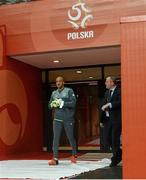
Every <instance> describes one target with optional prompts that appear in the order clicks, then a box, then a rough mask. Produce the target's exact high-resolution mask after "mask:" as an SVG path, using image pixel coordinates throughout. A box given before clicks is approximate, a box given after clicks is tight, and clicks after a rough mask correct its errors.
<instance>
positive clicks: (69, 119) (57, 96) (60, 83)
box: [48, 77, 77, 165]
mask: <svg viewBox="0 0 146 180" xmlns="http://www.w3.org/2000/svg"><path fill="white" fill-rule="evenodd" d="M56 86H57V88H58V89H57V90H55V91H53V92H52V95H51V98H50V101H49V104H48V106H49V109H54V120H53V133H54V138H53V159H52V160H50V161H49V165H57V164H58V149H59V140H60V136H61V132H62V128H63V127H64V129H65V132H66V135H67V137H68V139H69V142H70V145H71V147H72V157H71V162H72V163H76V161H77V150H76V141H75V138H74V133H73V130H74V114H75V106H76V97H75V94H74V92H73V90H72V89H71V88H66V87H64V79H63V77H57V78H56Z"/></svg>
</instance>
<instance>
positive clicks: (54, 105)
mask: <svg viewBox="0 0 146 180" xmlns="http://www.w3.org/2000/svg"><path fill="white" fill-rule="evenodd" d="M61 101H62V100H61V99H55V100H54V101H52V102H51V108H59V107H60V105H61Z"/></svg>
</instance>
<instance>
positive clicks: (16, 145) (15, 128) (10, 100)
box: [0, 26, 43, 157]
mask: <svg viewBox="0 0 146 180" xmlns="http://www.w3.org/2000/svg"><path fill="white" fill-rule="evenodd" d="M5 45H6V44H5V26H3V27H0V86H1V88H0V124H1V126H0V157H1V156H3V155H6V154H11V153H16V152H17V153H22V152H29V151H30V152H31V151H40V150H42V124H43V122H42V105H41V71H40V70H39V69H37V68H34V67H31V66H29V65H26V64H24V63H21V62H18V61H14V60H13V61H11V60H10V59H8V58H6V56H5V52H6V51H5ZM36 112H37V113H36ZM36 139H37V141H36ZM36 142H37V143H36Z"/></svg>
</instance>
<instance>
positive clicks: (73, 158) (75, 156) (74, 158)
mask: <svg viewBox="0 0 146 180" xmlns="http://www.w3.org/2000/svg"><path fill="white" fill-rule="evenodd" d="M70 161H71V162H72V163H74V164H76V163H77V155H74V156H71V158H70Z"/></svg>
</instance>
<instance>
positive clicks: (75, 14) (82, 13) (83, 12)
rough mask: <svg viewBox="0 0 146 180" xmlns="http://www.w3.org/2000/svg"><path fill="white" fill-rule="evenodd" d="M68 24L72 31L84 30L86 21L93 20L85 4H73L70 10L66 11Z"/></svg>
mask: <svg viewBox="0 0 146 180" xmlns="http://www.w3.org/2000/svg"><path fill="white" fill-rule="evenodd" d="M68 18H69V20H68V22H69V23H70V24H71V25H72V27H73V28H74V29H79V28H80V27H81V28H86V27H87V23H88V21H90V20H91V19H93V15H92V14H91V10H90V9H89V8H87V7H86V5H85V3H81V2H80V3H77V4H74V5H73V6H72V8H71V10H68Z"/></svg>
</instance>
